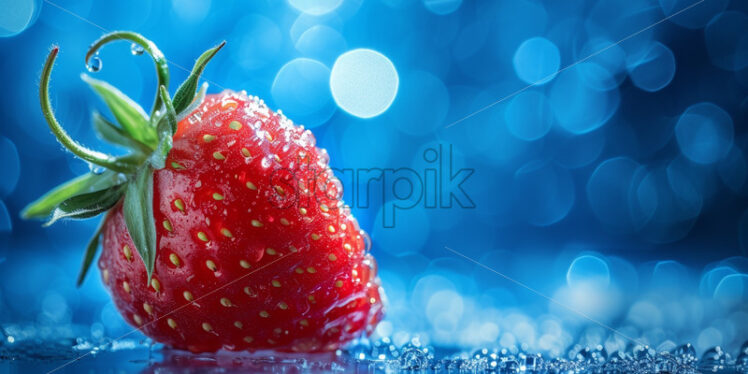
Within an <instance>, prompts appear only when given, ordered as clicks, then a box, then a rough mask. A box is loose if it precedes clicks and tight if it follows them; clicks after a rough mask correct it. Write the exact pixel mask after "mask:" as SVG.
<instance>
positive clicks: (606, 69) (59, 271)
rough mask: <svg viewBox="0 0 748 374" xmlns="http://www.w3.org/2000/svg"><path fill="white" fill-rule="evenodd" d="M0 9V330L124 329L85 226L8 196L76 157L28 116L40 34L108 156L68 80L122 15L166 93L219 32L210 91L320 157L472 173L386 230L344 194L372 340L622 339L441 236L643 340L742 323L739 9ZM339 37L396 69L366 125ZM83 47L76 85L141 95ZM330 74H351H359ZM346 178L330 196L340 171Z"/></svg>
mask: <svg viewBox="0 0 748 374" xmlns="http://www.w3.org/2000/svg"><path fill="white" fill-rule="evenodd" d="M0 3H3V6H4V7H5V6H6V5H9V3H7V2H6V1H2V2H0ZM6 3H7V4H6ZM12 3H13V4H15V5H13V6H15V7H16V8H14V9H17V10H18V13H13V14H11V13H9V14H6V15H3V16H0V21H2V22H1V24H0V36H2V37H0V50H1V51H2V52H0V53H2V59H1V60H0V82H2V85H3V89H2V90H0V113H2V114H1V117H0V161H1V162H2V168H0V324H2V325H4V326H6V328H7V329H8V331H20V330H18V329H19V328H18V327H17V326H20V325H24V324H37V325H41V326H63V327H64V326H85V330H86V331H90V334H91V336H92V337H94V338H101V337H102V336H110V337H114V336H118V335H119V334H122V333H124V332H126V331H129V328H128V327H127V326H126V325H125V324H124V322H123V321H122V320H121V318H120V317H119V316H118V314H117V312H116V310H115V309H114V307H113V305H112V303H111V302H110V301H109V297H108V295H107V294H106V291H105V290H104V289H103V287H102V286H101V284H100V281H99V274H98V270H94V271H93V272H92V273H91V274H89V277H88V279H87V281H86V282H85V284H84V285H83V287H81V288H80V289H76V288H75V276H76V275H77V271H78V266H79V263H80V258H81V256H82V253H83V248H84V245H85V243H86V242H87V240H88V238H89V236H90V235H91V234H92V232H93V231H94V228H95V226H96V223H97V220H88V221H84V222H67V223H61V224H56V225H54V226H53V227H50V228H47V229H43V228H41V227H40V223H39V222H28V221H22V220H21V219H20V218H19V211H20V210H21V209H22V208H23V207H24V206H25V204H27V203H28V202H30V201H32V200H33V199H35V198H37V197H38V196H39V195H41V194H42V193H43V192H45V191H47V190H48V189H49V188H51V187H52V186H53V185H56V184H59V183H61V182H63V181H64V180H67V179H69V178H71V177H73V176H75V175H78V174H81V173H83V172H85V171H87V170H88V166H87V165H86V164H85V163H83V162H81V161H77V160H75V159H74V158H73V157H72V155H71V154H69V153H66V152H62V150H61V147H60V146H59V145H58V144H57V143H56V141H55V139H54V137H53V136H52V135H51V134H50V133H49V131H48V129H47V126H46V124H45V122H44V120H43V118H42V115H41V111H40V109H39V104H38V98H37V88H38V85H37V83H38V76H39V73H40V70H41V65H42V63H43V61H44V58H45V56H46V53H47V51H48V48H49V46H50V45H51V44H53V43H54V44H58V45H59V46H60V47H61V54H60V56H59V58H58V62H57V66H56V69H55V71H54V73H53V77H52V88H51V91H52V101H53V105H54V107H55V109H56V113H57V116H58V118H59V120H60V121H61V123H62V124H63V125H64V126H65V128H66V129H67V130H68V131H69V132H70V133H71V134H72V135H73V136H74V137H75V138H76V139H79V140H80V141H81V142H82V143H84V144H87V145H89V146H91V147H95V148H96V149H99V150H105V151H111V152H121V151H120V150H118V149H115V148H112V147H109V146H107V145H104V144H103V143H102V142H101V141H99V140H98V139H97V138H96V136H95V135H94V133H93V131H91V127H90V121H89V119H90V112H91V111H92V109H94V108H98V109H99V110H100V111H102V112H105V108H104V107H103V105H102V103H101V102H100V100H99V99H98V98H96V97H95V95H94V94H93V93H92V92H91V91H90V90H89V89H88V87H86V86H85V84H84V83H83V82H82V81H81V80H80V79H79V78H78V76H79V74H80V73H82V72H86V69H85V66H84V64H83V56H84V54H85V51H86V49H87V46H88V45H89V44H90V43H91V42H92V41H93V40H95V39H96V38H98V37H99V36H100V35H102V34H103V33H104V30H107V31H110V30H133V31H136V32H139V33H141V34H143V35H145V36H146V37H148V38H150V39H151V40H153V41H154V42H156V43H157V44H158V46H159V47H160V48H161V50H162V51H163V52H164V53H165V55H166V56H167V58H168V59H169V60H170V62H172V65H171V66H170V69H171V73H172V85H171V90H172V92H173V90H174V89H175V87H176V85H177V84H178V83H179V82H181V81H182V80H183V79H184V78H185V77H186V75H187V72H186V71H185V70H184V69H180V68H179V67H180V66H181V67H186V68H188V69H189V68H190V67H191V66H192V63H193V61H194V59H195V58H196V57H197V56H198V55H199V54H200V53H201V52H202V51H203V50H205V49H207V48H208V47H210V46H212V45H214V44H216V43H218V42H220V41H221V40H226V41H227V42H228V43H227V45H226V47H225V48H224V49H223V50H222V51H221V52H220V53H219V54H218V55H217V56H216V57H215V59H214V60H213V61H212V62H211V63H210V65H209V66H208V68H207V69H206V71H205V73H204V78H206V79H207V80H208V81H209V82H210V83H211V88H210V92H219V91H220V90H221V88H223V87H225V88H230V89H235V90H241V89H244V90H247V91H248V92H249V93H250V94H254V95H258V96H260V97H261V98H264V99H265V100H266V101H267V102H268V103H269V105H270V106H271V108H274V109H278V108H280V109H282V110H283V112H284V113H286V114H288V115H289V116H290V117H291V119H293V120H295V121H296V122H298V123H301V124H305V125H308V127H312V130H313V132H314V133H315V135H316V137H317V140H318V145H319V146H320V147H323V148H326V149H327V150H328V152H329V153H330V158H331V165H332V166H333V167H335V168H341V169H342V168H395V169H396V168H401V167H409V168H413V169H414V170H417V171H420V170H423V169H424V168H427V167H433V165H431V164H428V163H427V162H425V161H424V158H423V155H424V152H425V151H426V150H428V149H438V148H439V147H440V146H441V147H442V149H443V150H444V153H442V156H444V157H447V156H448V154H447V153H446V150H447V149H449V148H450V147H451V149H452V154H451V156H452V158H453V162H454V164H455V167H459V168H468V169H472V170H474V173H473V174H472V175H471V176H470V178H469V179H468V180H467V182H465V184H463V185H462V187H463V189H464V191H465V193H466V194H467V195H468V196H470V198H471V199H472V201H473V202H474V205H475V206H474V208H471V209H463V208H460V207H458V206H453V207H452V208H449V209H426V208H424V207H423V204H418V205H416V207H415V208H413V209H409V210H398V211H397V212H396V219H397V221H396V222H397V224H396V225H395V227H394V228H387V227H383V225H382V219H383V214H386V212H387V211H388V210H387V209H384V208H383V207H384V206H385V205H386V204H393V203H395V204H397V203H398V202H397V201H392V200H390V201H387V198H385V201H382V199H381V198H379V199H373V200H372V204H371V206H369V207H368V208H356V209H354V213H355V215H356V217H357V218H358V220H359V222H360V223H361V226H362V228H364V229H365V230H366V231H367V232H369V233H370V235H371V237H372V239H373V243H374V244H373V248H372V251H373V253H374V255H375V256H376V258H377V259H378V262H379V269H380V274H381V277H382V279H383V282H384V287H385V289H386V291H387V293H388V296H389V302H390V303H389V310H388V317H387V319H386V321H385V322H383V323H382V324H380V326H379V328H378V330H377V334H379V335H386V336H392V337H393V339H394V340H395V341H396V342H399V343H403V342H405V341H406V340H407V339H408V337H409V336H410V335H411V334H421V335H422V336H423V337H424V338H423V339H424V340H426V341H427V342H429V343H432V344H436V345H443V346H456V347H475V346H479V345H503V346H521V347H524V348H525V349H529V350H534V351H538V352H547V353H549V354H552V355H559V354H562V353H563V352H565V351H566V349H568V348H569V347H572V346H573V344H575V343H580V344H604V345H605V346H606V348H608V350H609V351H612V350H615V349H621V348H623V347H624V346H626V345H627V344H629V343H630V342H628V341H626V340H625V339H624V338H621V337H620V336H617V335H611V334H609V332H608V331H607V330H605V329H604V328H602V327H600V326H598V325H595V324H593V323H589V322H588V321H587V320H585V319H584V318H581V317H579V315H576V314H574V313H570V312H569V311H568V310H566V309H565V308H562V307H558V306H557V305H555V304H553V303H549V301H548V300H547V299H545V298H543V297H541V296H539V295H538V294H537V293H533V292H531V291H528V290H527V289H526V288H523V287H520V286H517V285H516V284H514V283H512V282H509V281H507V280H506V279H504V278H502V277H500V276H498V275H497V274H495V273H492V272H490V271H487V270H486V269H483V268H481V267H479V266H476V265H475V264H473V263H471V262H469V261H466V260H465V259H462V258H460V257H459V256H457V255H455V254H454V253H452V252H450V251H449V250H448V249H446V248H445V246H447V247H448V248H451V249H453V250H454V251H457V252H459V253H462V254H464V255H465V256H468V257H470V258H473V259H475V260H477V261H480V262H481V263H482V264H485V265H486V266H488V267H490V268H492V269H494V270H495V271H498V272H501V273H502V274H504V275H506V276H508V277H510V278H512V279H514V280H517V281H519V282H521V283H523V284H525V285H527V286H529V287H531V288H533V289H534V290H535V291H537V292H538V293H541V294H543V295H546V296H548V297H553V298H555V299H557V300H562V301H563V303H564V304H566V305H567V306H569V307H571V308H573V309H575V310H577V311H579V312H583V313H585V314H587V315H588V316H592V317H594V318H595V319H597V320H599V321H602V322H604V323H606V324H609V325H611V326H613V327H615V328H618V329H620V331H623V332H625V334H626V335H628V336H631V337H635V338H637V339H640V341H643V342H646V343H648V344H652V345H654V346H659V347H663V349H667V348H668V347H669V344H670V345H673V344H674V343H681V342H687V341H688V342H691V343H693V344H694V345H695V346H696V348H697V350H699V351H703V350H705V349H706V348H709V347H711V346H714V345H723V346H726V347H727V348H729V349H732V350H735V349H736V347H737V346H739V345H740V344H741V343H742V342H743V341H744V340H746V338H748V306H747V305H748V296H747V295H748V275H746V273H747V272H748V260H746V256H747V255H748V209H747V208H748V183H746V178H747V176H748V159H747V158H746V152H748V148H747V147H748V138H747V137H746V125H748V98H747V97H746V96H747V93H748V14H747V13H748V3H746V2H741V1H736V0H733V1H729V0H706V1H704V2H703V3H701V4H699V5H697V6H695V7H693V8H692V9H689V10H687V11H685V12H683V13H681V14H679V15H676V16H674V17H672V18H669V19H667V20H665V21H662V22H660V21H661V20H663V19H665V18H666V17H669V16H671V15H673V14H674V13H676V12H678V11H680V10H682V9H684V8H686V7H688V6H689V5H691V4H693V3H694V2H692V1H686V0H659V1H657V0H609V1H583V0H570V1H563V2H559V1H534V0H498V1H478V2H470V1H464V2H461V1H459V0H458V1H454V0H451V1H429V0H424V1H423V2H422V1H417V0H410V1H407V0H406V1H395V0H381V1H367V2H363V1H361V0H340V1H336V0H332V1H323V2H321V4H323V5H322V6H317V7H314V6H310V5H309V4H310V2H308V1H300V0H293V1H290V2H288V3H287V2H281V1H269V0H268V1H251V2H246V1H245V2H239V1H236V2H232V1H220V2H219V1H212V2H211V1H210V0H207V1H206V0H202V1H199V0H173V1H171V2H168V1H165V2H151V1H140V0H133V1H108V2H94V1H91V0H88V1H63V0H59V1H57V0H56V1H55V2H54V4H57V5H59V7H57V6H55V5H53V4H52V3H48V2H45V3H40V2H37V3H34V2H29V1H28V0H24V1H14V2H12ZM325 4H328V5H329V6H327V7H326V6H325ZM25 6H28V8H24V7H25ZM60 7H62V8H64V9H66V10H67V11H65V10H62V9H60ZM71 13H74V14H75V15H77V16H75V15H72V14H71ZM320 13H324V14H321V15H320ZM14 17H15V18H14ZM652 25H654V26H653V27H649V26H652ZM632 34H634V36H633V37H629V36H631V35H632ZM622 39H625V40H623V41H622V42H620V43H618V44H615V43H616V42H618V41H621V40H622ZM357 48H368V49H372V50H375V51H377V52H379V53H380V54H381V55H383V56H386V58H387V59H389V61H391V63H392V65H393V66H394V68H395V69H396V71H397V77H398V79H399V87H398V89H397V92H396V95H395V97H394V101H393V102H392V104H391V106H389V107H386V111H384V113H382V114H381V115H378V116H375V117H373V118H359V117H357V116H356V114H357V113H358V114H359V115H361V113H359V112H357V109H355V108H353V109H351V108H346V109H348V111H346V110H344V109H343V108H340V107H338V105H337V104H336V103H337V102H340V97H337V96H335V95H336V94H337V95H340V93H336V92H335V87H333V88H332V89H331V87H330V85H329V80H330V77H329V76H330V74H331V69H332V71H333V72H334V71H335V69H333V66H334V63H335V61H336V59H337V57H338V56H339V55H341V54H342V53H345V52H346V51H350V50H354V49H357ZM598 52H599V53H598ZM592 54H594V55H593V56H591V57H589V56H590V55H592ZM100 58H101V61H102V63H103V67H102V69H101V71H100V72H98V73H95V74H96V75H95V76H96V78H98V79H104V80H107V81H109V82H111V83H112V84H114V85H115V86H117V87H119V88H120V89H121V90H122V91H124V92H125V93H126V94H128V95H129V96H130V97H132V98H133V99H134V100H136V101H138V102H139V103H141V105H142V106H143V107H146V108H149V107H150V105H151V100H152V98H153V95H154V92H155V77H154V74H153V68H152V63H151V62H150V60H149V59H148V58H147V57H145V56H132V55H131V53H130V48H129V46H128V44H127V43H124V42H122V43H119V44H117V45H112V46H108V47H106V48H104V50H103V51H102V52H101V54H100ZM287 64H288V65H287ZM364 64H365V65H364V66H367V65H366V64H369V65H368V66H369V67H371V68H374V67H375V66H378V65H376V61H374V60H371V61H369V60H366V59H364ZM567 67H568V68H567ZM340 69H342V70H341V71H340V72H341V73H348V74H354V75H355V74H358V75H359V76H361V75H362V74H363V79H366V74H365V71H366V70H364V71H351V70H350V69H348V70H346V67H345V66H343V67H340ZM559 69H562V71H560V72H558V70H559ZM385 74H386V73H385ZM390 77H391V76H390ZM533 83H535V84H533ZM380 88H381V87H380ZM519 90H521V92H517V91H519ZM394 93H395V92H392V91H391V90H390V91H388V90H387V88H386V87H385V88H382V89H381V90H373V91H372V92H371V93H370V95H374V96H373V97H371V99H372V100H374V99H382V97H383V96H387V94H394ZM334 96H335V97H334ZM385 101H386V100H385ZM487 105H491V106H490V107H489V108H487V109H485V110H483V111H480V112H479V113H477V114H475V115H473V116H470V117H469V118H466V119H464V120H463V118H465V117H466V116H467V115H469V114H471V113H474V112H476V111H478V110H480V109H482V108H485V107H486V106H487ZM383 109H384V108H383ZM455 121H460V122H457V123H455ZM343 183H344V185H345V187H346V188H347V192H346V198H348V199H350V198H351V197H352V196H351V192H350V191H352V190H353V187H354V186H353V185H352V183H350V182H349V181H347V180H345V179H343ZM384 187H385V188H387V187H388V186H384ZM391 187H392V186H389V188H391ZM380 188H381V187H380ZM388 191H389V190H388ZM385 195H386V196H388V197H389V198H390V199H394V195H393V194H392V193H391V191H389V192H388V193H387V194H385ZM14 326H16V327H14ZM14 328H15V329H16V330H13V329H14Z"/></svg>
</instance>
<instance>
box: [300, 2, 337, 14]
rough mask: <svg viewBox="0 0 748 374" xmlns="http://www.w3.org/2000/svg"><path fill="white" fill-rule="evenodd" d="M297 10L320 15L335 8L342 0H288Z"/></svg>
mask: <svg viewBox="0 0 748 374" xmlns="http://www.w3.org/2000/svg"><path fill="white" fill-rule="evenodd" d="M288 3H289V4H291V6H292V7H294V8H296V9H297V10H299V11H301V12H304V13H306V14H310V15H313V16H321V15H323V14H327V13H330V12H332V11H333V10H335V9H337V7H339V6H340V4H342V3H343V0H288Z"/></svg>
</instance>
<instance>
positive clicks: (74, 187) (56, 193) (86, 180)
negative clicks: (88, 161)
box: [21, 170, 123, 219]
mask: <svg viewBox="0 0 748 374" xmlns="http://www.w3.org/2000/svg"><path fill="white" fill-rule="evenodd" d="M122 182H123V181H122V180H121V179H120V178H119V176H118V174H117V173H114V172H112V171H108V170H107V171H105V172H103V173H101V174H94V173H88V174H84V175H81V176H80V177H77V178H75V179H71V180H69V181H67V182H65V183H63V184H61V185H59V186H57V187H55V188H54V189H52V190H51V191H49V192H47V193H46V194H45V195H44V196H42V197H40V198H39V199H37V200H36V201H34V202H32V203H31V204H29V205H28V206H26V208H24V209H23V211H21V217H23V218H25V219H29V218H46V217H49V215H50V214H52V212H53V211H54V210H55V208H56V207H57V206H58V205H59V204H60V203H62V202H63V201H65V200H67V199H69V198H71V197H73V196H75V195H79V194H82V193H87V192H94V191H99V190H104V189H108V188H109V187H112V186H114V185H117V184H120V183H122Z"/></svg>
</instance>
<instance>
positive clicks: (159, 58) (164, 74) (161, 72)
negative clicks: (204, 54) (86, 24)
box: [85, 31, 169, 116]
mask: <svg viewBox="0 0 748 374" xmlns="http://www.w3.org/2000/svg"><path fill="white" fill-rule="evenodd" d="M117 40H129V41H131V42H133V43H135V44H137V45H139V46H140V47H142V48H143V50H144V51H145V52H146V53H148V54H149V55H150V56H151V58H153V62H154V64H155V65H156V76H157V77H158V86H166V87H169V66H168V62H167V61H166V58H165V57H164V54H163V53H161V50H160V49H158V47H156V44H155V43H153V42H152V41H150V40H148V39H146V38H145V37H143V36H142V35H140V34H137V33H134V32H130V31H114V32H111V33H108V34H106V35H104V36H102V37H101V38H99V39H98V40H96V41H95V42H93V43H92V44H91V47H90V48H89V49H88V52H86V58H85V62H86V65H88V60H90V59H91V56H94V55H95V54H96V53H98V51H99V49H101V47H103V46H104V45H105V44H107V43H109V42H111V41H117ZM159 108H161V98H160V97H159V93H158V92H156V100H155V102H154V103H153V109H151V116H153V114H154V113H156V111H157V110H159Z"/></svg>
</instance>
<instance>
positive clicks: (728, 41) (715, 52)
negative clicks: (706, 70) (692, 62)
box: [704, 11, 748, 71]
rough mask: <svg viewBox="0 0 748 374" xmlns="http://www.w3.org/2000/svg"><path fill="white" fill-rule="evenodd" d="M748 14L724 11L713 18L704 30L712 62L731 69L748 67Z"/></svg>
mask: <svg viewBox="0 0 748 374" xmlns="http://www.w3.org/2000/svg"><path fill="white" fill-rule="evenodd" d="M747 28H748V15H746V14H745V13H742V12H736V11H729V12H724V13H722V14H720V15H718V16H716V17H714V19H712V20H711V21H710V22H709V24H708V25H707V27H706V29H705V30H704V35H705V37H706V42H707V44H706V45H707V51H708V52H709V58H710V59H711V60H712V63H713V64H714V65H716V66H718V67H720V68H722V69H725V70H730V71H738V70H742V69H744V68H745V67H748V36H746V35H745V32H741V31H740V30H743V31H745V30H746V29H747Z"/></svg>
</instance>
